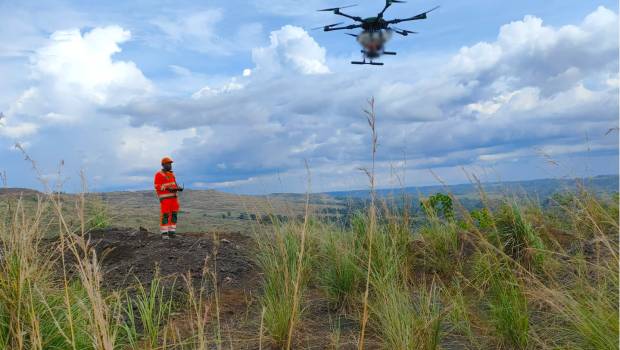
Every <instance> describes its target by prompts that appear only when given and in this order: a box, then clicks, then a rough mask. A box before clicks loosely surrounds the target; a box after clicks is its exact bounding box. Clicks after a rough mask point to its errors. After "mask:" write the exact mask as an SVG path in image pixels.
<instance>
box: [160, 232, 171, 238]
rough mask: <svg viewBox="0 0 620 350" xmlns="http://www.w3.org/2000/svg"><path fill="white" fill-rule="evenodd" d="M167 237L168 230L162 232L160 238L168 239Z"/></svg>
mask: <svg viewBox="0 0 620 350" xmlns="http://www.w3.org/2000/svg"><path fill="white" fill-rule="evenodd" d="M168 238H170V237H169V236H168V232H162V234H161V239H168Z"/></svg>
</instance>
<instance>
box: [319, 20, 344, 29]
mask: <svg viewBox="0 0 620 350" xmlns="http://www.w3.org/2000/svg"><path fill="white" fill-rule="evenodd" d="M343 23H344V22H338V23H334V24H328V25H326V26H320V27H316V28H312V30H317V29H323V30H325V28H330V27H335V26H339V25H341V24H343Z"/></svg>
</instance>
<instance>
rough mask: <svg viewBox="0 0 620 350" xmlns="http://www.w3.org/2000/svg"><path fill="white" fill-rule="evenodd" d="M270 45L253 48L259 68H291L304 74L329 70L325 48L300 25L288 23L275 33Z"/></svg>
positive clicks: (270, 69) (272, 35) (259, 69)
mask: <svg viewBox="0 0 620 350" xmlns="http://www.w3.org/2000/svg"><path fill="white" fill-rule="evenodd" d="M269 39H270V45H269V46H266V47H259V48H255V49H253V50H252V59H253V60H254V63H255V64H256V70H257V71H266V72H271V73H273V72H278V71H280V70H281V69H282V68H283V67H287V66H289V67H291V68H293V69H294V70H295V71H297V72H300V73H302V74H324V73H329V68H328V67H327V65H326V61H325V49H324V48H323V47H321V46H319V44H318V43H317V42H316V41H315V40H314V39H313V38H312V37H311V36H310V35H308V33H307V32H306V31H305V30H304V29H303V28H300V27H296V26H292V25H286V26H284V27H282V28H280V29H279V30H276V31H273V32H271V35H270V36H269Z"/></svg>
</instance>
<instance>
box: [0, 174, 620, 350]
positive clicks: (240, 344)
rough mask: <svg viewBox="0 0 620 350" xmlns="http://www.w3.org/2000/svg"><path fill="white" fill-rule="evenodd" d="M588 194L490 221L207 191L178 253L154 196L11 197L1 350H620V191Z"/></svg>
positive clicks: (447, 204) (190, 200)
mask: <svg viewBox="0 0 620 350" xmlns="http://www.w3.org/2000/svg"><path fill="white" fill-rule="evenodd" d="M575 188H576V189H575V190H574V191H570V192H569V191H565V192H561V193H556V194H555V195H553V196H552V197H549V198H546V199H545V201H544V203H545V205H544V206H543V205H542V204H541V202H539V201H533V200H531V199H528V198H523V197H521V198H519V197H515V196H509V195H504V196H503V197H502V196H498V195H493V196H492V197H493V198H489V196H487V195H486V194H485V192H484V191H483V190H482V189H481V191H480V192H479V193H480V197H479V198H478V199H479V201H480V203H483V206H482V208H478V209H467V208H465V207H464V206H463V205H461V203H460V202H459V198H458V197H457V196H454V195H450V194H448V195H446V194H441V193H436V194H433V195H430V196H424V197H421V198H416V199H415V200H413V201H405V202H404V203H402V204H401V205H393V203H391V204H390V203H389V201H387V200H384V199H382V198H381V197H376V196H371V197H370V200H369V201H364V202H363V203H365V204H364V206H362V207H359V206H357V205H356V208H357V209H353V208H349V209H347V210H342V208H343V207H345V204H344V202H343V201H341V200H337V199H332V198H327V197H326V196H312V197H308V205H307V206H306V203H305V201H304V200H303V198H304V196H299V195H290V196H284V195H277V196H273V198H265V197H239V196H232V195H228V194H222V193H217V192H213V191H202V193H201V192H198V191H196V192H194V191H190V192H188V193H187V194H185V195H186V197H185V198H184V208H185V209H184V210H185V213H186V216H185V219H186V220H187V221H188V222H189V223H191V225H192V226H190V227H191V228H189V229H186V232H185V233H184V234H180V236H179V237H178V238H176V239H174V240H169V241H164V240H161V239H160V237H159V236H158V235H157V234H155V233H152V232H156V230H154V229H153V227H154V226H153V225H152V219H151V216H153V215H154V216H155V217H156V215H157V212H156V207H147V208H148V209H147V210H145V209H144V207H146V205H145V204H144V203H147V202H148V203H150V202H149V201H150V199H152V198H151V197H150V196H152V194H151V193H147V192H138V193H136V192H133V193H110V194H88V195H68V194H63V195H53V194H52V195H43V194H40V193H36V192H31V191H30V192H25V193H24V192H23V191H19V190H7V189H5V190H4V192H3V196H2V201H1V202H0V203H2V206H1V207H0V210H2V212H3V218H4V220H3V221H2V227H1V236H0V237H1V246H2V266H1V269H0V346H1V347H2V348H7V349H110V350H111V349H211V348H215V349H221V348H226V349H230V348H232V349H261V348H264V349H280V348H286V349H301V348H304V349H306V348H307V349H311V348H312V349H327V348H333V349H356V348H364V349H462V348H467V349H496V348H504V349H616V348H618V313H617V310H618V197H617V192H616V193H604V192H600V191H599V192H598V193H597V194H596V195H594V194H592V192H590V191H587V190H586V189H585V188H584V187H580V186H579V184H578V185H577V186H576V187H575ZM20 193H21V194H20ZM414 202H415V203H418V204H419V205H420V208H421V209H418V210H410V209H409V208H408V205H409V204H407V203H414ZM257 208H260V209H261V210H257ZM326 208H335V209H336V210H326ZM351 210H355V212H353V213H352V214H347V220H345V221H339V220H331V219H330V216H328V215H322V214H321V213H325V212H331V213H336V214H333V215H337V214H338V213H345V212H346V213H348V212H349V211H351ZM229 211H230V215H228V214H227V212H229ZM313 213H314V214H313ZM242 214H244V215H242ZM251 214H254V215H253V216H250V215H251ZM192 215H193V216H192ZM246 215H247V217H246ZM240 216H241V217H242V218H240ZM201 217H202V218H207V219H206V220H205V219H200V218H201ZM263 217H265V218H267V217H270V218H271V219H269V220H265V219H264V218H263ZM216 219H217V220H216ZM201 222H207V224H203V225H205V226H201Z"/></svg>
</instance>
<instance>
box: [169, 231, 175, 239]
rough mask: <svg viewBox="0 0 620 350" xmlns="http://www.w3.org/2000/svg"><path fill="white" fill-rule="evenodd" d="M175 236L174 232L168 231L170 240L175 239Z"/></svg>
mask: <svg viewBox="0 0 620 350" xmlns="http://www.w3.org/2000/svg"><path fill="white" fill-rule="evenodd" d="M176 235H177V233H176V231H168V236H170V238H173V239H174V238H176Z"/></svg>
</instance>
